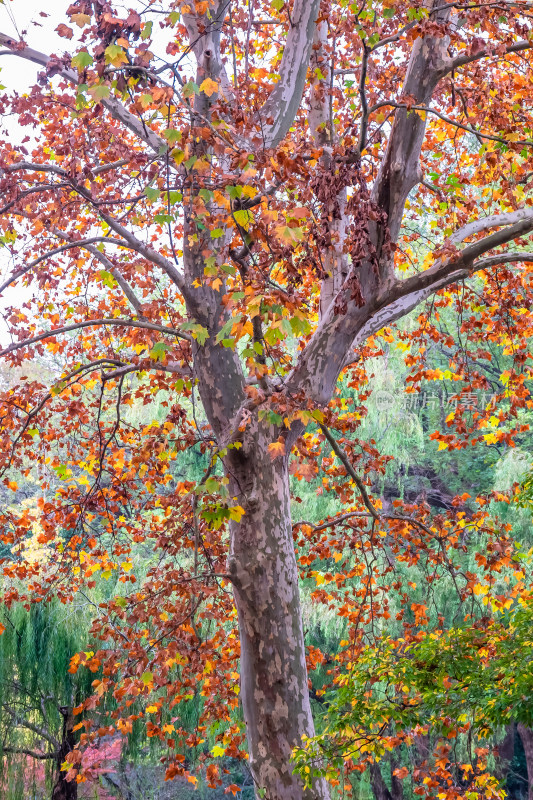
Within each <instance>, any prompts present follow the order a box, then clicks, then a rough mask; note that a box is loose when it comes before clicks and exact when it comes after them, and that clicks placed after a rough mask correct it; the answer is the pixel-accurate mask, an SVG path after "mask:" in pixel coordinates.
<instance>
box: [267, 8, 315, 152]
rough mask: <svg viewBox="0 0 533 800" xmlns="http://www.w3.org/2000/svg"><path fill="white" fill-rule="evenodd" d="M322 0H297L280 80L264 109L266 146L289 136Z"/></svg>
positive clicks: (303, 83)
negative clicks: (288, 132) (287, 134)
mask: <svg viewBox="0 0 533 800" xmlns="http://www.w3.org/2000/svg"><path fill="white" fill-rule="evenodd" d="M319 6H320V0H295V3H294V6H293V9H292V11H291V27H290V29H289V33H288V36H287V43H286V45H285V49H284V51H283V57H282V59H281V65H280V69H279V72H280V80H279V81H278V83H277V84H276V86H275V88H274V89H273V90H272V92H271V94H270V97H269V98H268V100H267V101H266V103H265V105H264V106H263V108H262V109H261V111H260V118H261V123H262V124H261V128H262V131H263V136H264V142H265V147H275V146H276V145H277V144H279V142H281V140H282V139H283V138H284V137H285V135H286V133H287V131H288V130H289V128H290V127H291V125H292V124H293V122H294V118H295V116H296V112H297V110H298V108H299V106H300V101H301V99H302V94H303V90H304V85H305V78H306V75H307V66H308V64H309V56H310V53H311V45H312V42H313V34H314V30H315V25H316V20H317V17H318V9H319Z"/></svg>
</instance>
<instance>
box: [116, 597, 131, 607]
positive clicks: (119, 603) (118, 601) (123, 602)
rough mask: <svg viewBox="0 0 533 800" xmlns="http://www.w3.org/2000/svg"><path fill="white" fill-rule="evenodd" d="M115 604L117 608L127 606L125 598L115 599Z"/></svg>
mask: <svg viewBox="0 0 533 800" xmlns="http://www.w3.org/2000/svg"><path fill="white" fill-rule="evenodd" d="M115 603H116V604H117V606H118V607H119V608H126V606H127V605H128V601H127V600H126V598H125V597H116V598H115Z"/></svg>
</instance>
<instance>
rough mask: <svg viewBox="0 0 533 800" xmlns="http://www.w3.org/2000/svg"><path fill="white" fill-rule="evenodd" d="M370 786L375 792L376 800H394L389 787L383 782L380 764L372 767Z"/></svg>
mask: <svg viewBox="0 0 533 800" xmlns="http://www.w3.org/2000/svg"><path fill="white" fill-rule="evenodd" d="M370 784H371V786H372V791H373V792H374V797H375V800H393V796H392V794H391V792H390V790H389V787H388V786H387V784H386V783H385V781H384V780H383V775H382V774H381V767H380V766H379V764H371V765H370Z"/></svg>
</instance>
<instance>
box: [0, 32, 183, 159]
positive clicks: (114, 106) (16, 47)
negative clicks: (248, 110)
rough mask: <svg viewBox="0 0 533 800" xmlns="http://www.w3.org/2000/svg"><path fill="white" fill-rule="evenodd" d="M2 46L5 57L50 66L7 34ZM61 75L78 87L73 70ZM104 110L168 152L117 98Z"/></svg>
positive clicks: (107, 102) (1, 37)
mask: <svg viewBox="0 0 533 800" xmlns="http://www.w3.org/2000/svg"><path fill="white" fill-rule="evenodd" d="M0 44H2V45H4V46H5V47H8V48H9V50H8V51H5V50H4V51H2V53H3V54H4V55H5V54H7V53H11V54H12V55H14V56H18V57H19V58H23V59H25V60H26V61H31V62H33V63H34V64H39V66H41V67H44V68H45V69H46V67H47V66H48V62H49V61H50V58H49V56H47V55H46V54H45V53H41V52H40V51H38V50H34V49H33V48H31V47H20V42H17V41H15V39H13V37H12V36H8V35H7V34H5V33H1V32H0ZM59 74H60V75H61V77H62V78H65V80H67V81H69V83H72V84H73V85H74V86H77V85H78V83H79V81H78V75H77V73H76V72H75V71H74V70H72V69H62V70H61V71H60V72H59ZM100 102H101V103H102V105H103V106H104V108H106V109H107V111H109V113H110V114H111V116H112V117H114V119H116V120H118V121H119V122H122V123H123V125H125V126H126V127H127V128H128V130H130V131H131V132H132V133H133V134H135V136H137V137H138V138H139V139H140V140H141V141H143V142H145V144H147V145H148V146H149V147H150V148H151V149H152V150H153V151H154V153H157V154H158V155H160V154H161V153H165V152H166V151H167V150H168V143H167V142H166V141H165V140H164V139H162V138H161V137H160V136H158V135H157V134H156V133H154V131H152V130H151V129H150V128H149V127H148V126H145V125H144V124H143V122H142V120H139V119H138V118H137V117H135V116H134V115H133V114H132V113H131V112H129V111H128V110H127V109H126V108H125V107H124V106H123V105H122V103H120V102H119V100H117V99H116V97H107V98H103V99H102V100H101V101H100ZM170 162H171V163H170V166H171V167H172V168H174V165H173V162H172V159H170Z"/></svg>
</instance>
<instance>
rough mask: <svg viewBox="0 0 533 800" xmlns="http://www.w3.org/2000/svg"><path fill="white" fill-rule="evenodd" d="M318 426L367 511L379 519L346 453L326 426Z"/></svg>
mask: <svg viewBox="0 0 533 800" xmlns="http://www.w3.org/2000/svg"><path fill="white" fill-rule="evenodd" d="M318 424H319V427H320V430H321V431H322V433H323V434H324V436H325V437H326V439H327V440H328V442H329V443H330V445H331V447H332V448H333V452H334V453H335V455H336V456H337V458H338V459H339V460H340V461H341V462H342V465H343V466H344V469H345V470H346V472H347V473H348V475H349V476H350V478H351V479H352V480H353V482H354V483H355V485H356V486H357V488H358V489H359V491H360V492H361V496H362V498H363V503H364V504H365V506H366V507H367V508H368V511H369V512H370V515H371V516H372V517H373V518H374V519H375V520H378V519H379V514H378V512H377V511H376V509H375V508H374V506H373V505H372V501H371V499H370V497H369V496H368V492H367V490H366V486H365V484H364V483H363V481H362V480H361V478H360V477H359V475H358V474H357V473H356V471H355V470H354V468H353V467H352V465H351V464H350V462H349V460H348V457H347V456H346V453H344V452H343V451H342V449H341V448H340V447H339V444H338V442H337V440H336V439H335V437H334V436H333V435H332V434H331V433H330V431H329V430H328V429H327V428H326V426H325V425H322V424H321V423H320V422H319V423H318Z"/></svg>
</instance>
